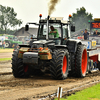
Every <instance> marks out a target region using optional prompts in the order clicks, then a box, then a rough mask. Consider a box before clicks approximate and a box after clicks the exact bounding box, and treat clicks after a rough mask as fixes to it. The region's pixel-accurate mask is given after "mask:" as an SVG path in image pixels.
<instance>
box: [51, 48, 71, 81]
mask: <svg viewBox="0 0 100 100" xmlns="http://www.w3.org/2000/svg"><path fill="white" fill-rule="evenodd" d="M64 56H66V58H67V69H66V72H65V73H63V71H62V67H63V58H64ZM69 66H70V58H69V52H68V50H67V49H58V50H55V51H54V53H53V56H52V60H51V66H50V73H51V76H52V78H54V79H58V80H62V79H66V78H67V76H68V67H69Z"/></svg>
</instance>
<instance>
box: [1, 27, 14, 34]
mask: <svg viewBox="0 0 100 100" xmlns="http://www.w3.org/2000/svg"><path fill="white" fill-rule="evenodd" d="M15 32H16V30H10V29H7V30H6V34H11V35H13V34H14V33H15ZM4 33H5V30H3V29H1V28H0V36H2V35H3V34H4Z"/></svg>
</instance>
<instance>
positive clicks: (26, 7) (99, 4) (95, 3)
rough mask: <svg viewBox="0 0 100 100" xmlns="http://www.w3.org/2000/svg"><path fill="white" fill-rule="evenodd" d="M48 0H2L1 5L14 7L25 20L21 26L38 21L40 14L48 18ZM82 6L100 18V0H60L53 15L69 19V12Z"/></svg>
mask: <svg viewBox="0 0 100 100" xmlns="http://www.w3.org/2000/svg"><path fill="white" fill-rule="evenodd" d="M48 2H49V0H0V4H1V5H3V6H10V7H13V8H14V10H15V12H16V13H17V18H18V19H21V20H22V21H23V24H22V26H21V27H23V26H25V24H26V23H27V22H38V20H39V14H42V15H43V18H46V17H47V15H48ZM82 6H83V7H85V8H86V11H87V12H89V13H92V14H93V18H100V0H60V2H59V3H58V4H57V5H56V10H55V11H54V12H53V13H52V14H51V16H52V17H64V19H68V15H69V14H72V13H74V12H76V9H77V8H80V7H82Z"/></svg>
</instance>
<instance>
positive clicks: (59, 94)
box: [58, 87, 61, 100]
mask: <svg viewBox="0 0 100 100" xmlns="http://www.w3.org/2000/svg"><path fill="white" fill-rule="evenodd" d="M60 92H61V87H59V93H58V100H60Z"/></svg>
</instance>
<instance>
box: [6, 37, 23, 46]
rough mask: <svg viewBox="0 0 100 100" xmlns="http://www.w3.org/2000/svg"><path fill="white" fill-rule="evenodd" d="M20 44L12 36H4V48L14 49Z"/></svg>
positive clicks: (20, 42)
mask: <svg viewBox="0 0 100 100" xmlns="http://www.w3.org/2000/svg"><path fill="white" fill-rule="evenodd" d="M19 44H22V41H19V40H18V38H17V37H16V36H14V35H5V48H15V47H16V46H17V45H19Z"/></svg>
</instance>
